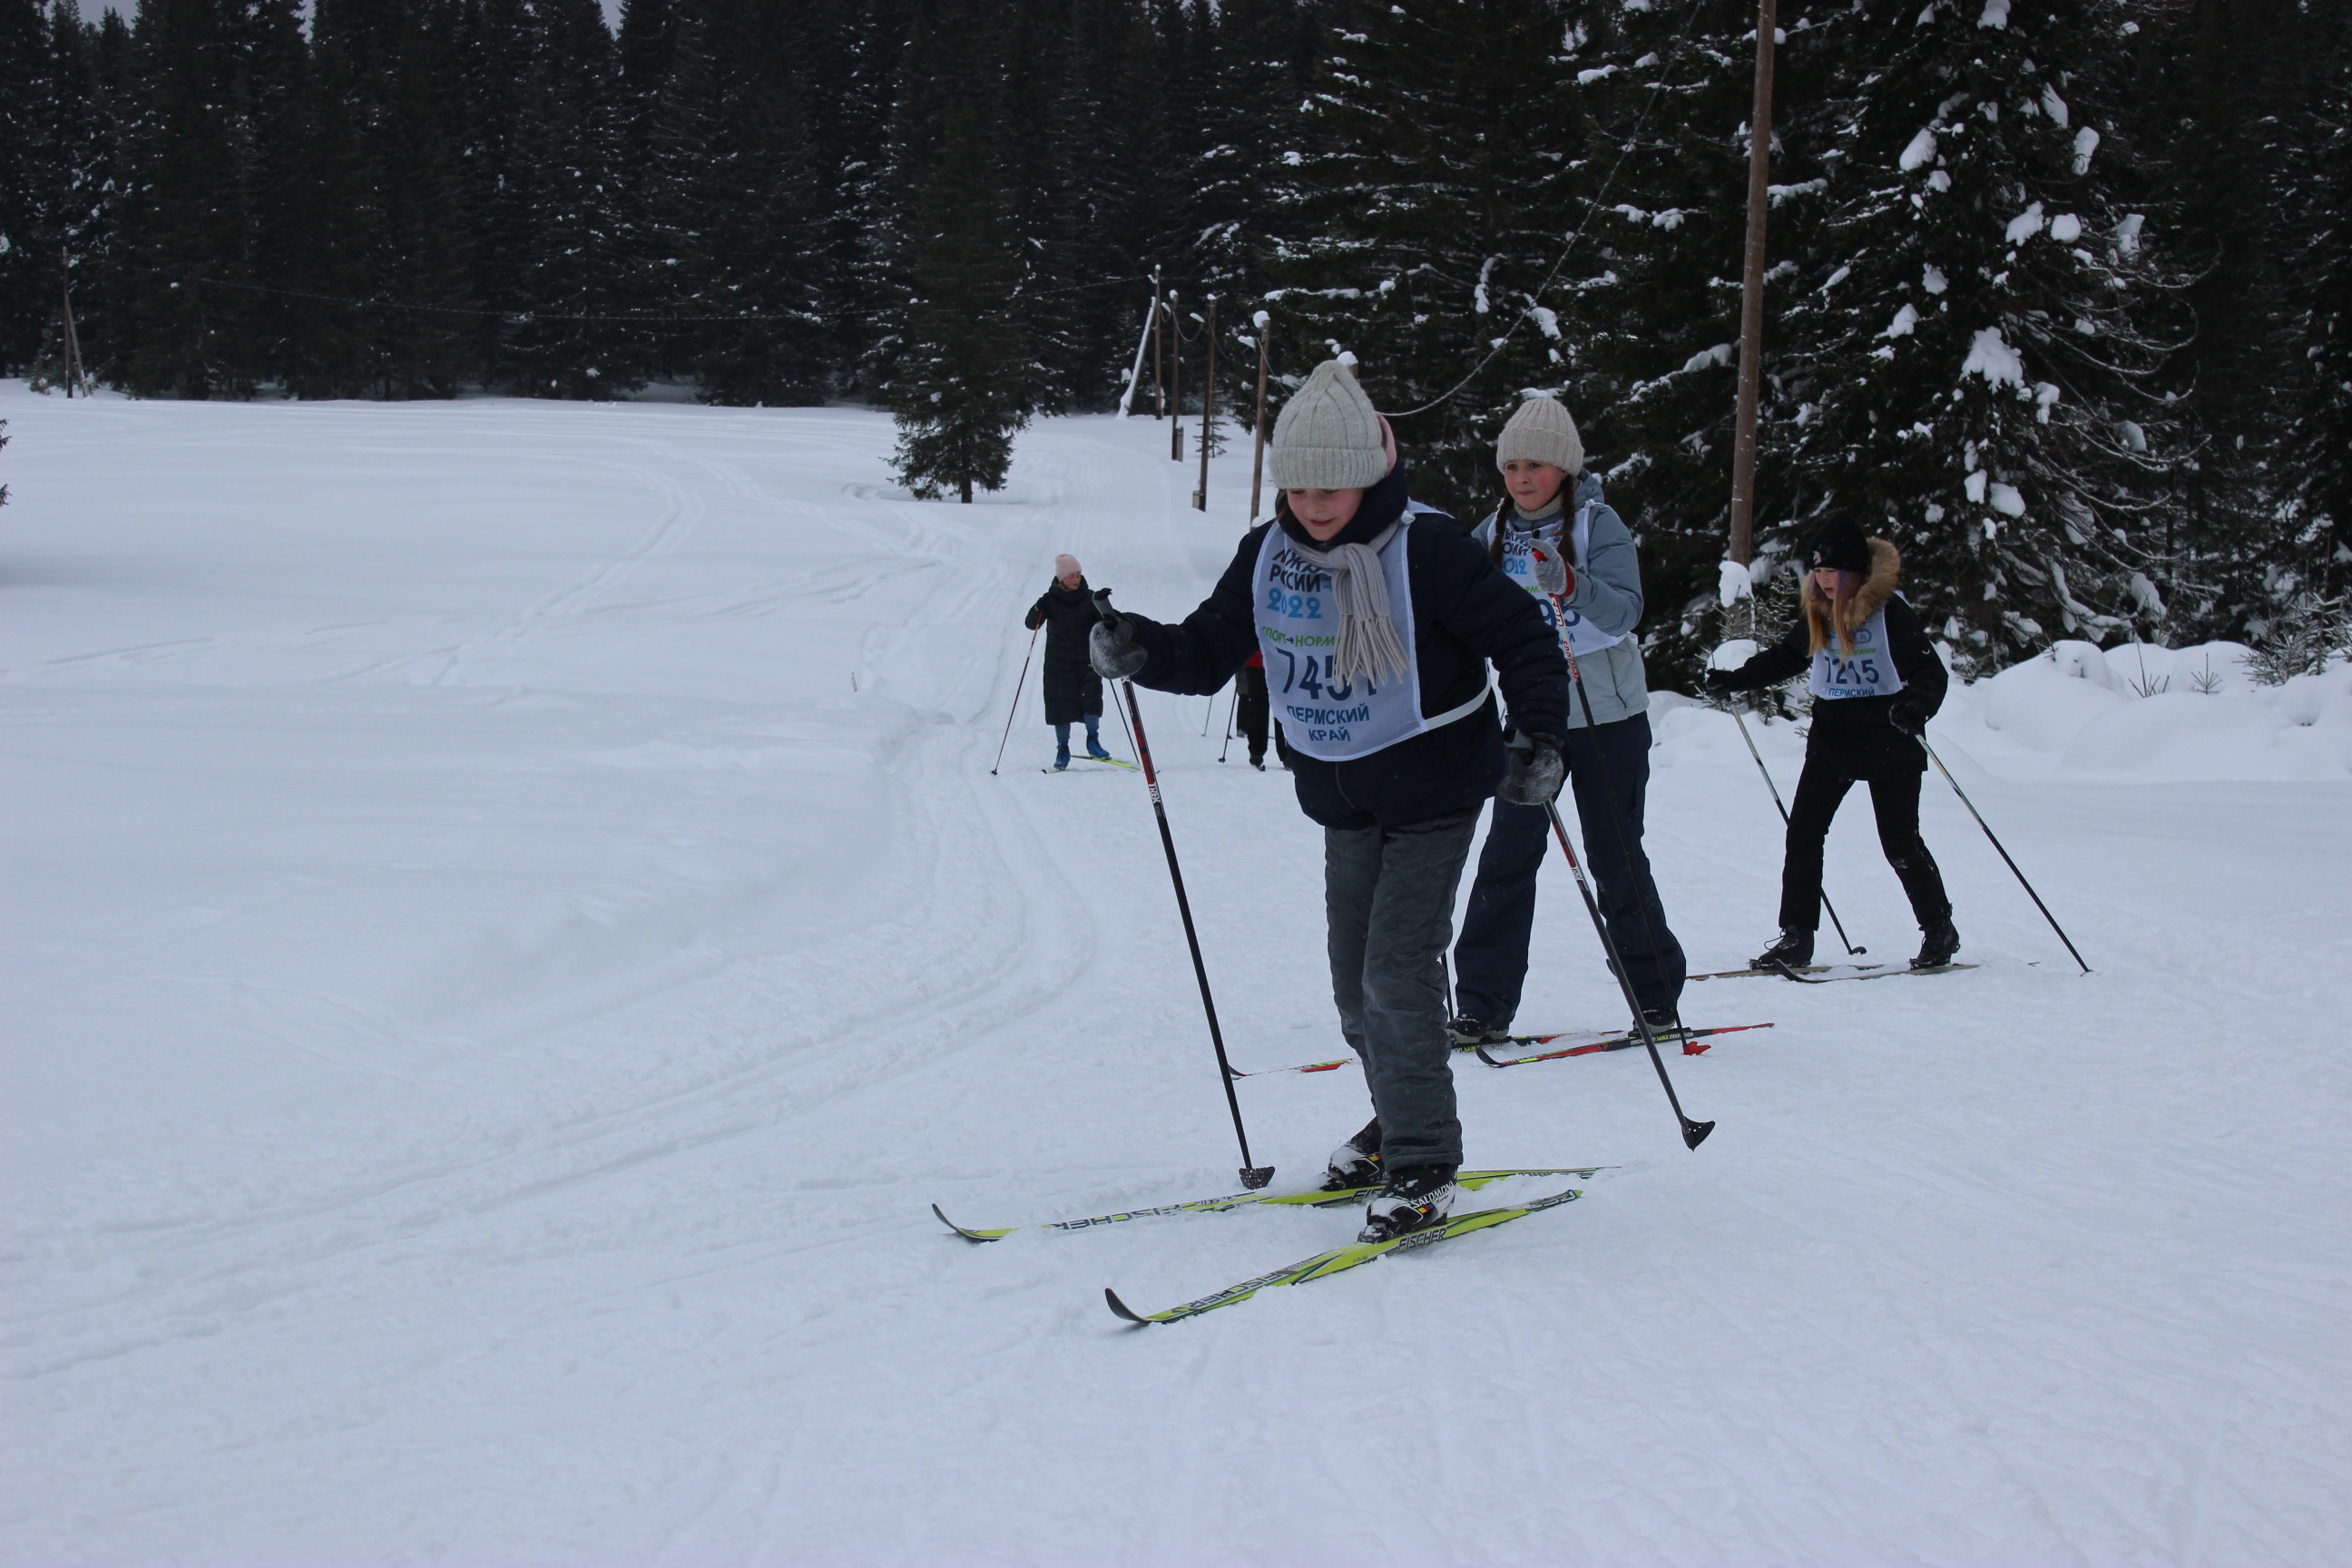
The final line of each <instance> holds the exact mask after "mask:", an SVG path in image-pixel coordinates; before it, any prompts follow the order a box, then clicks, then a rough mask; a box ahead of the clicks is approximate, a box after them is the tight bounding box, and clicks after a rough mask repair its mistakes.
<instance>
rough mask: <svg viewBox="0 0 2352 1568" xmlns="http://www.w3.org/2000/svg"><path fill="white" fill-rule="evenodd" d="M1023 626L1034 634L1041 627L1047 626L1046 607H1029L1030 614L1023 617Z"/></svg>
mask: <svg viewBox="0 0 2352 1568" xmlns="http://www.w3.org/2000/svg"><path fill="white" fill-rule="evenodd" d="M1021 624H1022V625H1023V626H1026V627H1027V628H1028V629H1029V630H1031V631H1033V632H1034V631H1035V630H1036V629H1037V628H1038V627H1039V626H1044V625H1045V605H1031V606H1030V607H1029V613H1028V614H1027V615H1025V616H1022V617H1021Z"/></svg>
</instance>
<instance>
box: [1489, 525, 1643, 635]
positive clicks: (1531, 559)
mask: <svg viewBox="0 0 2352 1568" xmlns="http://www.w3.org/2000/svg"><path fill="white" fill-rule="evenodd" d="M1495 526H1496V528H1498V529H1501V530H1502V531H1503V574H1504V575H1505V576H1507V577H1508V578H1509V579H1510V580H1511V581H1512V582H1514V583H1517V584H1518V585H1519V586H1520V587H1522V588H1525V589H1526V590H1527V591H1528V593H1530V594H1533V595H1535V596H1536V607H1537V608H1538V609H1539V610H1541V611H1542V612H1543V618H1544V625H1546V626H1550V627H1552V628H1553V629H1554V630H1555V631H1556V630H1558V629H1559V617H1558V616H1554V615H1553V614H1552V601H1551V595H1549V594H1547V593H1545V592H1544V591H1543V590H1542V589H1541V588H1539V587H1538V586H1536V560H1535V552H1534V551H1533V550H1531V549H1529V548H1528V546H1529V545H1530V544H1531V543H1532V542H1534V541H1536V540H1538V539H1540V540H1542V541H1543V542H1545V543H1547V544H1551V545H1555V546H1556V545H1558V544H1559V536H1560V525H1559V523H1556V522H1555V523H1553V524H1551V525H1550V526H1549V527H1547V528H1539V529H1537V530H1535V531H1533V532H1523V531H1520V530H1518V529H1515V528H1511V527H1508V526H1507V525H1506V524H1505V523H1504V521H1503V518H1502V514H1501V513H1500V512H1497V513H1496V516H1495ZM1591 549H1592V508H1591V507H1590V506H1580V507H1579V508H1577V509H1576V535H1575V541H1574V552H1573V553H1572V554H1570V556H1569V563H1570V564H1571V565H1573V566H1574V567H1575V568H1576V569H1577V570H1578V571H1579V572H1581V571H1583V570H1584V561H1585V557H1586V556H1587V555H1588V554H1590V553H1591ZM1561 608H1562V609H1564V610H1566V612H1567V617H1568V647H1569V651H1570V653H1573V654H1574V655H1576V657H1577V658H1588V657H1590V656H1591V655H1593V654H1596V653H1599V652H1600V651H1601V649H1603V648H1610V647H1616V646H1617V645H1618V644H1619V643H1621V642H1622V641H1624V640H1625V639H1624V638H1623V637H1622V636H1621V637H1611V636H1610V635H1609V634H1608V633H1607V632H1604V631H1602V630H1601V628H1600V627H1598V626H1594V625H1593V624H1592V623H1591V621H1588V620H1586V619H1585V618H1584V615H1583V612H1582V611H1580V610H1578V609H1576V608H1575V607H1574V606H1572V605H1562V606H1561Z"/></svg>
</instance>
